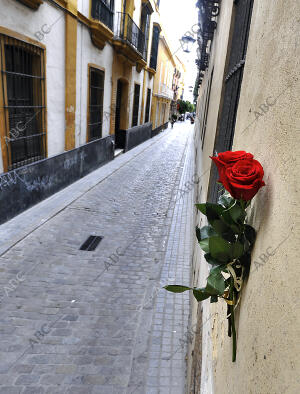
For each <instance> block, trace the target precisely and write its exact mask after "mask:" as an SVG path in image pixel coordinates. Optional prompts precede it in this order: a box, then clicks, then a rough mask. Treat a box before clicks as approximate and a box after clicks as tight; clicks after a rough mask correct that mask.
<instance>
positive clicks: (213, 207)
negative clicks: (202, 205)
mask: <svg viewBox="0 0 300 394" xmlns="http://www.w3.org/2000/svg"><path fill="white" fill-rule="evenodd" d="M223 211H224V207H222V205H219V204H211V203H209V202H207V203H206V216H207V220H208V221H209V223H211V222H212V221H214V220H216V219H220V216H221V214H222V212H223Z"/></svg>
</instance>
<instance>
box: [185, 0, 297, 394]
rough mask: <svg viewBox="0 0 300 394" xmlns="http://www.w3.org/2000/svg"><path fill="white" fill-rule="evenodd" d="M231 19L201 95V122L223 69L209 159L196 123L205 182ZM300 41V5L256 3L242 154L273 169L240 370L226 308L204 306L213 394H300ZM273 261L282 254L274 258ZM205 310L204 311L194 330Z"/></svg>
mask: <svg viewBox="0 0 300 394" xmlns="http://www.w3.org/2000/svg"><path fill="white" fill-rule="evenodd" d="M231 12H232V2H231V1H230V2H229V1H228V2H224V1H223V2H222V5H221V13H220V16H219V18H218V27H217V30H216V33H215V37H214V43H213V47H212V53H211V61H210V66H209V70H208V71H207V72H206V75H205V78H204V81H203V84H202V87H201V89H200V95H199V100H198V106H197V108H198V114H199V113H200V112H201V106H202V105H203V100H204V99H205V91H206V88H207V84H208V77H209V76H210V73H211V70H212V67H214V79H213V83H212V91H211V99H210V107H209V111H208V118H207V130H206V137H205V142H204V147H203V151H202V150H201V144H202V142H201V141H200V137H199V131H200V123H201V118H200V119H198V120H197V122H196V131H197V133H196V135H197V137H196V140H195V147H196V150H197V172H198V174H199V175H201V174H203V173H205V171H206V170H207V169H208V170H209V168H210V159H208V156H209V155H211V154H212V153H213V152H212V151H213V145H214V139H215V133H216V128H217V122H218V117H219V116H220V111H219V108H220V103H221V102H222V86H223V77H224V66H225V64H226V58H227V56H228V53H229V51H228V52H227V44H228V36H230V24H231ZM299 33H300V2H299V1H298V2H295V1H292V0H287V1H284V0H277V1H273V2H271V3H270V1H267V0H255V1H254V8H253V14H252V22H251V29H250V36H249V43H248V51H247V57H246V64H245V68H244V77H243V83H242V89H241V96H240V102H239V107H238V116H237V123H236V129H235V138H234V146H233V150H246V151H248V152H252V153H253V154H254V155H255V158H256V159H257V160H259V161H260V162H261V163H262V165H263V166H264V169H265V181H266V184H267V185H266V187H265V188H264V189H263V190H261V191H260V192H259V194H258V195H257V196H256V198H255V199H254V201H253V203H252V206H251V209H250V211H249V215H248V216H249V221H250V222H251V224H252V225H253V226H254V227H255V228H256V230H257V232H258V234H257V241H256V244H255V249H254V252H253V255H252V271H251V273H250V276H249V279H248V281H247V283H245V284H244V290H243V293H242V299H241V303H240V305H239V306H238V308H237V311H236V312H237V322H236V324H237V331H238V340H237V346H238V350H237V361H236V363H232V362H231V352H232V342H231V339H230V338H229V337H228V336H227V321H226V319H225V316H226V307H225V305H224V304H222V303H220V302H219V303H218V304H212V305H211V304H209V302H207V301H205V302H203V303H202V310H203V317H202V322H203V334H202V335H203V336H202V381H201V393H203V394H209V393H216V394H227V393H230V394H277V393H278V394H279V393H287V394H296V393H299V392H300V380H299V370H300V364H299V350H300V349H299V342H300V341H299V338H300V328H299V327H300V312H299V311H300V303H299V298H300V297H299V291H300V284H299V282H300V279H299V278H300V268H299V267H300V265H299V257H298V256H299V246H300V242H299V241H300V239H299V238H300V234H299V224H300V220H299V213H298V212H299V209H300V206H299V205H300V204H299V173H300V162H299V154H300V122H299V121H300V119H299V118H300V82H299V77H300V73H299V71H300V40H299ZM229 42H230V40H229ZM208 181H209V171H208V172H207V173H205V174H204V176H202V178H201V182H200V184H199V185H198V188H197V191H198V197H197V200H198V201H205V200H206V195H207V188H208ZM201 216H202V215H201ZM198 223H199V224H201V225H204V224H205V223H204V217H203V216H202V218H201V217H200V216H199V217H198ZM268 253H269V254H270V255H271V254H272V256H271V257H269V258H267V257H268ZM194 270H195V277H194V283H193V285H196V286H199V285H201V286H202V285H203V284H204V283H205V279H206V276H207V272H208V269H207V264H206V263H205V261H204V260H203V254H202V252H201V251H200V248H199V246H198V245H197V244H196V243H195V253H194ZM195 310H196V307H195V306H194V315H193V321H195V318H196V314H195ZM212 315H213V317H212V318H210V316H212ZM207 319H209V320H207ZM192 348H193V347H191V350H192ZM190 356H191V353H190ZM190 359H191V357H190ZM190 388H191V387H190ZM191 392H192V391H191Z"/></svg>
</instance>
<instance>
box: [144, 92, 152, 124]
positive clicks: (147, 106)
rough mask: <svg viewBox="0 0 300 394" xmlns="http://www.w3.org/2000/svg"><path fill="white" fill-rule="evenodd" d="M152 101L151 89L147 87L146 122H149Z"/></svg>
mask: <svg viewBox="0 0 300 394" xmlns="http://www.w3.org/2000/svg"><path fill="white" fill-rule="evenodd" d="M150 102H151V89H147V101H146V114H145V123H147V122H149V112H150Z"/></svg>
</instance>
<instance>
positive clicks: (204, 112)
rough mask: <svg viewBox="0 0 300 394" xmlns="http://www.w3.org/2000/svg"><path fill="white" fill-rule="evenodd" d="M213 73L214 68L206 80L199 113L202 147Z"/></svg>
mask: <svg viewBox="0 0 300 394" xmlns="http://www.w3.org/2000/svg"><path fill="white" fill-rule="evenodd" d="M213 75H214V69H213V70H212V72H211V74H210V78H209V81H208V85H207V88H206V93H205V101H204V103H203V107H202V108H201V109H202V111H201V115H200V119H201V125H200V127H201V141H202V149H203V146H204V141H205V134H206V126H207V115H208V109H209V102H210V92H211V83H212V80H213Z"/></svg>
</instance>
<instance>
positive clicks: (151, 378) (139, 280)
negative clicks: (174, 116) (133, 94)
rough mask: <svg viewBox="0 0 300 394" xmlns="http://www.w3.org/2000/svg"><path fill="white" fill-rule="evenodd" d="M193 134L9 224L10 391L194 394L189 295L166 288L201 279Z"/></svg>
mask: <svg viewBox="0 0 300 394" xmlns="http://www.w3.org/2000/svg"><path fill="white" fill-rule="evenodd" d="M192 134H193V131H192V126H191V125H189V124H187V123H185V124H181V125H178V124H176V125H175V127H174V129H173V130H167V131H166V132H164V133H163V134H161V135H159V136H157V137H155V138H154V139H152V140H150V141H147V142H146V143H144V144H142V145H140V146H139V147H137V148H135V149H134V150H132V151H130V152H128V153H126V154H125V155H122V156H120V157H118V158H117V159H115V160H114V161H113V162H111V163H109V164H107V165H106V166H104V167H102V168H101V169H99V170H97V171H95V172H94V173H93V174H90V175H89V176H87V177H85V178H84V179H82V180H80V181H78V182H76V184H73V185H72V186H71V187H69V188H67V189H65V190H63V191H62V192H60V193H57V195H55V196H54V197H53V198H50V199H48V200H46V201H44V202H42V203H41V204H39V205H37V206H36V207H33V208H32V209H30V210H28V211H26V212H24V213H23V214H21V215H19V216H18V217H17V218H15V219H13V220H12V221H10V222H8V223H6V224H4V225H2V226H0V239H1V241H2V240H3V242H2V245H1V244H0V250H1V254H0V288H1V292H0V308H1V316H0V393H1V394H33V393H39V394H81V393H82V394H83V393H84V394H102V393H103V394H105V393H109V394H114V393H117V394H119V393H120V394H121V393H122V394H123V393H124V394H131V393H132V394H133V393H136V394H142V393H146V394H152V393H157V394H158V393H161V394H164V393H172V394H176V393H180V394H183V393H184V392H185V373H186V372H185V355H186V343H185V341H184V340H183V339H184V334H185V332H186V330H187V325H188V314H189V298H188V295H186V296H185V297H184V296H183V295H173V294H169V293H167V292H166V291H165V290H162V289H161V287H162V286H163V285H165V284H167V283H173V282H175V281H177V282H184V283H187V284H188V283H189V276H190V272H189V267H190V260H191V237H192V235H191V234H192V233H191V226H192V213H193V207H192V203H193V193H192V191H189V190H188V189H186V188H185V186H184V184H185V182H186V181H190V180H191V179H192V178H193V155H192V149H191V144H192ZM74 196H76V198H75V197H74ZM26 229H27V230H26ZM90 235H99V236H102V237H103V239H102V241H101V242H100V244H99V246H98V247H97V248H96V250H95V251H82V250H79V248H80V246H81V245H82V244H83V242H84V241H85V240H86V239H87V238H88V236H90ZM0 243H1V242H0Z"/></svg>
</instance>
